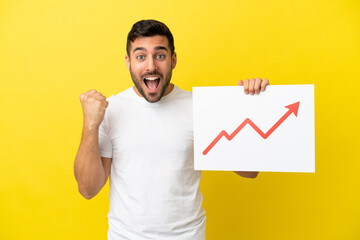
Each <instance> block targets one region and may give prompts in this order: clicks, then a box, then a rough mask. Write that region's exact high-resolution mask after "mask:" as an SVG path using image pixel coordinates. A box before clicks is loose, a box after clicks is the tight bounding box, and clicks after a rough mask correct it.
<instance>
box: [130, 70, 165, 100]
mask: <svg viewBox="0 0 360 240" xmlns="http://www.w3.org/2000/svg"><path fill="white" fill-rule="evenodd" d="M130 75H131V79H132V81H133V83H134V85H135V87H136V89H137V90H138V92H139V93H140V94H141V96H143V97H144V98H145V99H146V101H148V102H149V103H155V102H158V101H160V99H161V98H162V97H163V96H164V94H165V91H166V89H167V88H168V86H169V84H170V80H171V76H172V68H170V70H169V71H168V72H167V73H166V74H165V79H164V77H163V74H162V73H160V72H158V71H157V70H154V71H152V72H148V73H146V74H144V75H142V76H141V77H140V78H138V77H137V76H136V75H135V74H134V72H133V71H132V69H131V66H130ZM150 75H156V76H159V77H160V82H159V85H160V89H159V90H158V91H157V92H156V93H148V95H147V94H146V93H145V91H146V89H144V88H146V87H145V86H144V85H145V83H144V80H143V79H144V78H145V77H146V76H150ZM162 79H164V81H162ZM142 86H144V87H142Z"/></svg>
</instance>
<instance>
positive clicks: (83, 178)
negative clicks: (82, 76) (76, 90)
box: [74, 90, 111, 199]
mask: <svg viewBox="0 0 360 240" xmlns="http://www.w3.org/2000/svg"><path fill="white" fill-rule="evenodd" d="M80 101H81V104H82V108H83V112H84V125H83V133H82V138H81V143H80V146H79V150H78V152H77V154H76V158H75V163H74V173H75V178H76V181H77V182H78V188H79V192H80V193H81V195H82V196H84V197H85V198H86V199H91V198H92V197H94V196H95V195H96V194H97V193H98V192H99V191H100V190H101V188H102V187H103V186H104V185H105V183H106V181H107V179H108V177H109V174H110V164H111V158H102V157H101V156H100V152H99V142H98V139H99V126H100V124H101V122H102V121H103V119H104V115H105V110H106V108H107V106H108V102H107V101H106V97H105V96H103V95H102V94H101V93H99V92H97V91H96V90H90V91H88V92H86V93H83V94H81V95H80Z"/></svg>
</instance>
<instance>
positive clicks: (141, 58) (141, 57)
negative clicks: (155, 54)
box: [136, 55, 144, 60]
mask: <svg viewBox="0 0 360 240" xmlns="http://www.w3.org/2000/svg"><path fill="white" fill-rule="evenodd" d="M136 59H138V60H143V59H144V56H143V55H139V56H136Z"/></svg>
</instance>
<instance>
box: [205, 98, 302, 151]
mask: <svg viewBox="0 0 360 240" xmlns="http://www.w3.org/2000/svg"><path fill="white" fill-rule="evenodd" d="M299 104H300V102H296V103H293V104H290V105H287V106H285V107H286V108H288V109H289V110H288V111H287V112H286V113H285V114H284V115H283V116H282V117H281V118H280V119H279V121H277V122H276V123H275V124H274V126H272V127H271V128H270V129H269V131H267V132H266V133H264V132H263V131H261V130H260V128H259V127H258V126H256V125H255V123H253V121H251V120H250V118H247V119H245V120H244V121H243V122H242V123H241V124H240V125H239V126H238V127H237V128H236V129H235V131H234V132H233V133H232V134H231V135H229V134H228V133H227V132H226V131H225V130H222V131H221V132H220V133H219V135H217V137H216V138H215V139H214V140H213V141H212V142H211V143H210V145H209V146H208V147H207V148H206V149H205V150H204V151H203V154H204V155H206V154H207V153H208V152H209V151H210V150H211V149H212V148H213V147H214V146H215V144H216V143H217V142H218V141H219V140H220V139H221V138H222V137H223V136H224V137H226V138H227V140H229V141H231V140H232V139H233V138H234V137H235V136H236V134H238V133H239V132H240V131H241V129H243V127H245V125H246V124H249V125H250V126H251V127H252V128H253V129H254V130H255V131H256V132H257V133H258V134H259V135H260V136H261V137H262V138H264V139H267V138H268V137H269V136H270V134H272V133H273V132H274V131H275V129H277V128H278V127H279V126H280V124H282V123H283V122H284V121H285V119H287V118H288V117H289V116H290V115H291V113H294V115H295V117H297V113H298V110H299Z"/></svg>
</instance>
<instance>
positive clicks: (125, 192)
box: [74, 20, 268, 240]
mask: <svg viewBox="0 0 360 240" xmlns="http://www.w3.org/2000/svg"><path fill="white" fill-rule="evenodd" d="M174 50H175V47H174V39H173V36H172V34H171V32H170V30H169V29H168V28H167V27H166V26H165V25H164V24H163V23H161V22H158V21H155V20H143V21H139V22H137V23H135V24H134V25H133V27H132V29H131V30H130V32H129V34H128V38H127V55H126V56H125V60H126V65H127V68H128V70H129V71H130V74H131V78H132V80H133V82H134V86H133V87H132V88H129V89H127V90H125V91H124V92H121V93H119V94H117V95H116V96H111V97H110V98H108V99H107V100H106V97H105V96H103V95H102V94H101V93H99V92H97V91H96V90H90V91H88V92H86V93H83V94H81V96H80V100H81V103H82V107H83V112H84V125H83V134H82V140H81V143H80V147H79V150H78V153H77V156H76V159H75V165H74V169H75V177H76V180H77V182H78V187H79V191H80V193H81V194H82V195H83V196H84V197H85V198H86V199H90V198H92V197H94V196H95V195H96V194H97V193H98V192H99V191H100V190H101V188H102V187H103V186H104V185H105V183H106V181H107V179H108V177H109V175H110V176H111V177H110V193H109V200H110V210H109V214H108V218H109V231H108V239H181V240H186V239H189V240H190V239H191V240H200V239H205V222H206V217H205V212H204V210H203V209H202V194H201V192H200V190H199V182H200V176H201V172H200V171H194V163H193V128H192V98H191V93H189V92H186V91H184V90H182V89H180V88H178V87H177V86H174V85H173V84H172V83H171V82H170V80H171V74H172V70H173V69H174V68H175V66H176V62H177V58H176V53H175V52H174ZM239 85H243V86H244V91H245V93H247V94H248V93H250V94H259V91H260V90H261V91H264V90H265V87H266V85H268V81H267V80H266V79H265V80H264V81H263V80H261V79H260V78H258V79H256V80H255V79H250V80H245V81H244V82H242V81H240V82H239ZM236 173H237V174H239V175H241V176H243V177H250V178H254V177H256V176H257V174H258V173H257V172H236Z"/></svg>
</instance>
